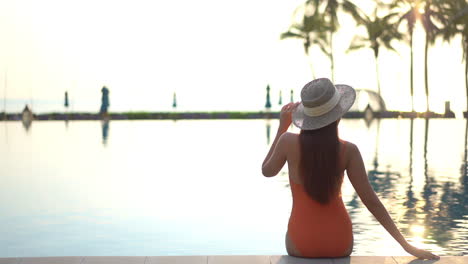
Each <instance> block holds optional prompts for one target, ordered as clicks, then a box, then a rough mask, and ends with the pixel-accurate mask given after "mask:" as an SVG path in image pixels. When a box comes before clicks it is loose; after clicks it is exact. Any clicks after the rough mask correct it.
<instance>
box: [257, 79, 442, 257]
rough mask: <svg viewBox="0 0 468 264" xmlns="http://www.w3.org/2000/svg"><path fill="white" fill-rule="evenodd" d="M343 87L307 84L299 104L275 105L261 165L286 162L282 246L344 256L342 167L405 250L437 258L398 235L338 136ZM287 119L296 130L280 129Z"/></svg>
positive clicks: (350, 98)
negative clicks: (288, 200)
mask: <svg viewBox="0 0 468 264" xmlns="http://www.w3.org/2000/svg"><path fill="white" fill-rule="evenodd" d="M355 97H356V93H355V91H354V89H353V88H352V87H350V86H348V85H336V86H335V85H333V83H332V82H331V81H330V80H328V79H325V78H322V79H316V80H313V81H311V82H309V83H307V84H306V85H305V86H304V88H303V89H302V91H301V100H302V102H301V103H289V104H287V105H285V106H284V107H283V108H282V109H281V114H280V125H279V128H278V133H277V135H276V138H275V140H274V142H273V144H272V145H271V148H270V151H269V152H268V154H267V156H266V158H265V160H264V162H263V165H262V173H263V175H264V176H266V177H272V176H275V175H276V174H278V172H279V171H280V170H281V168H282V167H283V165H284V164H285V162H286V161H287V162H288V169H289V182H290V186H291V191H292V196H293V208H292V211H291V216H290V218H289V223H288V232H287V233H286V249H287V252H288V254H289V255H291V256H296V257H309V258H314V257H344V256H349V255H350V254H351V252H352V249H353V234H352V225H351V220H350V218H349V215H348V213H347V211H346V208H345V206H344V204H343V200H342V198H341V184H342V182H343V177H344V171H345V170H346V172H347V175H348V177H349V180H350V182H351V184H352V185H353V187H354V189H355V190H356V192H357V194H358V195H359V197H360V198H361V200H362V202H363V203H364V205H366V207H367V208H368V209H369V211H370V212H371V213H372V214H373V215H374V216H375V218H376V219H377V220H378V221H379V222H380V223H381V224H382V226H383V227H384V228H385V229H386V230H387V231H388V232H389V233H390V234H391V235H392V236H393V238H395V240H396V241H398V243H400V245H401V246H402V247H403V248H404V249H405V250H406V251H407V252H408V253H410V254H412V255H414V256H416V257H418V258H423V259H438V258H439V257H438V256H436V255H434V254H432V253H430V252H428V251H425V250H421V249H418V248H415V247H413V246H411V245H410V244H409V243H408V242H407V241H406V240H405V238H404V237H403V236H402V235H401V233H400V232H399V230H398V229H397V227H396V226H395V224H394V223H393V221H392V219H391V218H390V216H389V214H388V212H387V210H386V209H385V207H384V206H383V205H382V203H381V202H380V200H379V198H378V197H377V195H376V194H375V192H374V190H373V189H372V187H371V185H370V184H369V180H368V178H367V173H366V169H365V167H364V163H363V161H362V157H361V154H360V152H359V149H358V148H357V146H356V145H354V144H353V143H351V142H347V141H343V140H340V139H339V138H338V123H339V121H340V118H341V117H342V116H343V115H344V114H345V113H346V112H347V111H348V110H349V108H350V107H351V106H352V104H353V103H354V100H355ZM291 122H293V123H294V125H295V126H297V127H299V128H300V129H301V132H300V134H294V133H289V132H286V131H287V130H288V127H289V126H290V124H291Z"/></svg>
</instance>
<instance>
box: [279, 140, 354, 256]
mask: <svg viewBox="0 0 468 264" xmlns="http://www.w3.org/2000/svg"><path fill="white" fill-rule="evenodd" d="M343 143H344V142H343ZM344 146H345V145H344ZM344 146H343V152H344ZM343 173H344V172H343ZM342 175H343V174H342ZM289 182H290V184H291V191H292V197H293V207H292V211H291V217H290V218H289V223H288V236H289V238H290V239H291V241H292V242H293V244H294V245H295V247H296V249H297V251H299V253H300V254H301V256H302V257H308V258H317V257H342V256H345V255H347V254H349V253H350V252H347V251H348V250H349V249H350V248H351V246H352V243H353V231H352V224H351V219H350V218H349V215H348V212H347V211H346V208H345V206H344V203H343V200H342V198H341V192H340V193H339V194H338V195H337V196H336V197H333V198H332V199H331V200H330V202H329V203H328V204H325V205H323V204H320V203H318V202H316V201H315V200H313V199H312V198H310V197H309V196H308V194H307V193H306V191H305V189H304V186H303V185H302V184H297V183H294V182H293V181H292V180H291V178H290V179H289Z"/></svg>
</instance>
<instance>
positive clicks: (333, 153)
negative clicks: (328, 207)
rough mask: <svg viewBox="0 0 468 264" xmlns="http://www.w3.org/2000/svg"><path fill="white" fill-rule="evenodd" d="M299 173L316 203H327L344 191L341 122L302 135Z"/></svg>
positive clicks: (300, 135)
mask: <svg viewBox="0 0 468 264" xmlns="http://www.w3.org/2000/svg"><path fill="white" fill-rule="evenodd" d="M299 142H300V153H301V156H300V162H299V173H300V176H301V179H302V182H303V184H304V188H305V191H306V193H307V194H308V195H309V196H310V197H311V198H312V199H314V200H315V201H317V202H319V203H321V204H327V203H328V202H329V201H330V199H331V198H332V197H334V196H335V195H337V194H338V192H339V191H340V190H339V188H340V186H341V182H342V180H343V178H342V177H341V172H340V166H339V164H340V156H339V153H340V151H339V149H340V141H339V139H338V121H335V122H333V123H331V124H330V125H327V126H325V127H322V128H320V129H316V130H301V132H300V134H299Z"/></svg>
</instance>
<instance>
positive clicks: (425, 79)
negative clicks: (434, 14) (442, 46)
mask: <svg viewBox="0 0 468 264" xmlns="http://www.w3.org/2000/svg"><path fill="white" fill-rule="evenodd" d="M428 50H429V37H428V35H427V33H426V43H425V46H424V85H425V86H424V87H425V90H426V112H429V82H428V74H427V66H428V65H427V53H428Z"/></svg>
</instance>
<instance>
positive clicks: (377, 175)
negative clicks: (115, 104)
mask: <svg viewBox="0 0 468 264" xmlns="http://www.w3.org/2000/svg"><path fill="white" fill-rule="evenodd" d="M277 126H278V121H277V120H270V121H269V120H204V121H110V122H109V123H102V122H100V121H70V122H68V123H66V122H64V121H34V122H33V123H32V125H31V127H29V128H26V127H24V126H23V125H22V123H21V122H19V121H8V122H0V179H1V185H0V257H30V256H93V255H106V256H113V255H129V256H132V255H145V256H146V255H218V254H241V255H257V254H262V255H273V254H286V250H285V248H284V234H285V232H286V227H287V221H288V217H289V213H290V210H291V193H290V190H289V185H288V175H287V168H286V167H285V168H284V169H283V171H282V172H281V173H280V174H279V175H278V176H277V177H274V178H265V177H263V176H262V174H261V169H260V168H261V163H262V161H263V158H264V156H265V154H266V153H267V152H268V148H269V145H270V144H271V142H272V141H273V138H274V136H275V132H276V129H277ZM291 131H296V132H297V130H296V129H294V128H291ZM340 136H341V137H342V138H343V139H345V140H349V141H351V142H354V143H355V144H357V145H358V146H359V148H360V150H361V153H362V155H363V158H364V160H365V163H366V167H367V170H368V173H369V179H370V181H371V183H372V186H373V187H374V189H375V191H376V192H377V194H378V196H379V197H380V198H381V199H382V201H383V203H384V204H385V205H386V207H387V209H388V210H389V212H390V214H391V215H392V217H393V219H394V220H395V221H396V222H397V225H398V227H399V228H400V230H401V231H402V232H403V234H404V235H405V236H406V237H407V238H408V239H409V240H410V241H411V242H412V243H413V244H414V245H416V246H420V247H423V248H426V249H430V250H433V251H434V252H435V253H437V254H441V255H467V254H468V244H467V243H466V241H468V173H467V141H466V140H467V123H466V121H465V120H457V119H454V120H434V119H431V120H424V119H415V120H413V121H411V120H409V119H387V120H381V121H378V120H374V121H373V122H371V123H370V124H366V122H364V120H349V119H345V120H342V121H341V123H340ZM342 192H343V199H344V201H345V205H346V207H347V209H348V211H349V213H350V216H351V219H352V222H353V231H354V236H355V246H354V251H353V254H354V255H386V256H388V255H407V254H406V253H405V252H404V250H402V249H401V248H400V247H399V245H398V244H397V243H396V242H395V241H394V240H393V239H392V238H391V236H390V235H388V234H387V233H386V231H385V230H384V229H383V228H382V227H381V226H380V225H379V224H378V222H377V221H376V220H375V219H374V218H373V216H372V215H371V214H370V213H369V212H368V211H367V209H366V208H365V206H364V205H363V204H362V202H361V201H360V199H359V198H358V197H357V195H356V193H355V191H354V190H353V188H352V186H351V184H350V183H349V182H348V181H347V180H345V183H344V185H343V191H342Z"/></svg>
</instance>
